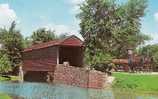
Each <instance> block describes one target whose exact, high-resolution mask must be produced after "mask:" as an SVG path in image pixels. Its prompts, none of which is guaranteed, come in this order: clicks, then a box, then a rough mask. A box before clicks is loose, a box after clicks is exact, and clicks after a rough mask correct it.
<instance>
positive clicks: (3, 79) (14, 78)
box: [0, 76, 19, 81]
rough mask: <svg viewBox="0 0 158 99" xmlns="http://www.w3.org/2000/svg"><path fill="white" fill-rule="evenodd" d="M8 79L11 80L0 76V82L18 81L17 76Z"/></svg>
mask: <svg viewBox="0 0 158 99" xmlns="http://www.w3.org/2000/svg"><path fill="white" fill-rule="evenodd" d="M10 77H11V79H8V78H6V77H2V76H0V81H17V80H18V79H19V78H18V76H10Z"/></svg>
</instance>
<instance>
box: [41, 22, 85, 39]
mask: <svg viewBox="0 0 158 99" xmlns="http://www.w3.org/2000/svg"><path fill="white" fill-rule="evenodd" d="M43 27H45V28H47V29H50V30H54V31H55V33H56V35H58V36H59V35H61V34H64V33H66V34H68V35H76V36H78V37H79V38H81V39H82V36H81V35H80V34H79V27H75V26H69V25H62V24H47V25H44V26H43Z"/></svg>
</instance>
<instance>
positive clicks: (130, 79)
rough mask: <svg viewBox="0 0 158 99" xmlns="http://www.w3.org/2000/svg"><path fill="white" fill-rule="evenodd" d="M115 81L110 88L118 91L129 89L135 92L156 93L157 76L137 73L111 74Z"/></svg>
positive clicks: (157, 85)
mask: <svg viewBox="0 0 158 99" xmlns="http://www.w3.org/2000/svg"><path fill="white" fill-rule="evenodd" d="M112 76H114V77H115V80H114V81H113V84H112V87H113V88H119V89H131V90H135V91H154V92H158V84H157V82H158V75H157V74H154V75H151V74H139V73H134V74H132V73H120V72H117V73H113V75H112Z"/></svg>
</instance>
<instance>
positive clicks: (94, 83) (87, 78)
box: [53, 65, 105, 89]
mask: <svg viewBox="0 0 158 99" xmlns="http://www.w3.org/2000/svg"><path fill="white" fill-rule="evenodd" d="M53 83H57V84H67V85H74V86H79V87H84V88H96V89H98V88H103V87H104V84H105V74H104V73H102V72H99V71H95V70H86V69H84V68H79V67H73V66H64V65H57V66H56V69H55V71H54V80H53Z"/></svg>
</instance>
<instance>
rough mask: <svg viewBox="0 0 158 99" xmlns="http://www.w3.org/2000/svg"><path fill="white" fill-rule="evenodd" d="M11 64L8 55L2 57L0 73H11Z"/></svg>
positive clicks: (0, 56) (0, 58)
mask: <svg viewBox="0 0 158 99" xmlns="http://www.w3.org/2000/svg"><path fill="white" fill-rule="evenodd" d="M11 70H12V68H11V63H10V61H9V58H8V56H7V55H6V54H1V55H0V73H1V74H2V73H7V72H9V71H11Z"/></svg>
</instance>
